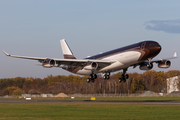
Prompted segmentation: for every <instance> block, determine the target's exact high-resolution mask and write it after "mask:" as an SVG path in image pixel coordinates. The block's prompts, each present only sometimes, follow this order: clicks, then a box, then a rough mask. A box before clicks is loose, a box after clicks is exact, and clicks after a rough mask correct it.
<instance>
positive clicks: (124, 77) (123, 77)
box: [119, 68, 129, 83]
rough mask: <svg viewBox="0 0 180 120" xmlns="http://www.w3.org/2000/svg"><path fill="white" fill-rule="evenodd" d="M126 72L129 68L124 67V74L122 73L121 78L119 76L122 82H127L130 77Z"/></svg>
mask: <svg viewBox="0 0 180 120" xmlns="http://www.w3.org/2000/svg"><path fill="white" fill-rule="evenodd" d="M126 72H127V68H126V69H123V74H122V75H121V78H119V82H120V83H121V82H124V83H125V82H126V79H128V78H129V75H128V74H126Z"/></svg>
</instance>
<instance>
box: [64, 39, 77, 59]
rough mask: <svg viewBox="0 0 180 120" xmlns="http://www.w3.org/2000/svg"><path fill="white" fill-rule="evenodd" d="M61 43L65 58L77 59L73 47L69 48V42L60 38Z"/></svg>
mask: <svg viewBox="0 0 180 120" xmlns="http://www.w3.org/2000/svg"><path fill="white" fill-rule="evenodd" d="M60 43H61V47H62V52H63V55H64V58H65V59H76V58H75V57H74V55H73V53H72V51H71V49H70V48H69V46H68V44H67V43H66V40H65V39H62V40H60Z"/></svg>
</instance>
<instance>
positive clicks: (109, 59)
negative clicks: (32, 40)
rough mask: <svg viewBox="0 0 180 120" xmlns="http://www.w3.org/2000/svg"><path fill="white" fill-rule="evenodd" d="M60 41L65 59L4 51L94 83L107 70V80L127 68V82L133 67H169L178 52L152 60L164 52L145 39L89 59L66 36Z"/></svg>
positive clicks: (123, 76)
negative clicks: (79, 55) (75, 51)
mask: <svg viewBox="0 0 180 120" xmlns="http://www.w3.org/2000/svg"><path fill="white" fill-rule="evenodd" d="M60 43H61V47H62V52H63V55H64V59H56V58H42V57H27V56H17V55H10V54H8V53H6V52H5V51H3V53H4V54H5V55H6V56H10V57H15V58H24V59H31V60H38V61H39V62H40V63H42V66H43V67H45V68H51V67H60V68H62V69H65V70H67V71H69V72H72V73H75V74H80V75H89V76H90V77H89V78H88V79H87V82H90V81H92V82H94V80H95V79H96V78H97V73H103V77H104V79H109V78H110V73H111V72H115V71H118V70H123V74H122V76H121V78H119V82H122V81H123V82H126V79H128V78H129V75H128V74H126V72H127V69H128V68H129V67H131V66H132V67H134V68H135V67H137V66H139V68H140V70H151V69H152V68H153V63H157V64H158V67H159V68H169V67H170V66H171V62H170V60H169V59H173V58H177V54H176V53H175V54H174V56H173V57H172V58H168V59H160V60H152V59H153V58H154V57H155V56H157V55H158V54H159V53H160V51H161V46H160V44H159V43H157V42H155V41H142V42H139V43H135V44H132V45H129V46H126V47H122V48H118V49H115V50H112V51H108V52H104V53H100V54H97V55H94V56H90V57H87V58H85V59H76V57H75V56H74V55H73V53H72V51H71V50H70V48H69V46H68V44H67V43H66V41H65V40H64V39H62V40H60Z"/></svg>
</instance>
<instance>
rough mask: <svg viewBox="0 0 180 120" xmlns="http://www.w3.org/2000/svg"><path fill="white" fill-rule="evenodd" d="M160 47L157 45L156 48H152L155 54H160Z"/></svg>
mask: <svg viewBox="0 0 180 120" xmlns="http://www.w3.org/2000/svg"><path fill="white" fill-rule="evenodd" d="M161 49H162V47H161V46H160V45H159V44H158V45H157V46H156V47H154V50H155V51H156V53H158V54H159V53H160V52H161Z"/></svg>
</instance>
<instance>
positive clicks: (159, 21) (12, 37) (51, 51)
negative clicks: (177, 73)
mask: <svg viewBox="0 0 180 120" xmlns="http://www.w3.org/2000/svg"><path fill="white" fill-rule="evenodd" d="M0 11H1V12H0V48H1V50H5V51H6V52H8V53H10V54H13V55H14V54H15V55H25V56H35V57H48V58H51V57H52V58H63V55H62V50H61V47H60V43H59V40H60V39H66V41H67V42H68V44H69V46H70V47H71V49H72V51H73V53H74V55H75V56H76V57H77V58H85V57H86V56H90V55H94V54H97V53H100V52H105V51H108V50H112V49H115V48H119V47H123V46H126V45H129V44H133V43H136V42H140V41H143V40H155V41H157V42H159V43H160V44H161V46H162V47H163V49H162V51H161V53H160V54H159V55H158V56H157V58H158V59H159V58H168V57H171V56H173V54H174V52H177V53H180V52H179V51H180V47H179V46H180V16H179V14H180V12H179V11H180V1H179V0H173V1H170V0H159V1H157V0H150V1H147V0H146V1H145V0H128V1H127V0H126V1H125V0H1V1H0ZM0 61H1V62H0V78H12V77H18V76H20V77H40V78H44V77H46V76H47V75H51V74H52V75H69V74H71V73H69V72H66V71H64V70H62V69H60V68H50V69H47V68H43V67H41V66H38V65H37V64H39V63H38V61H33V60H23V59H17V58H10V57H6V56H5V55H4V54H3V53H2V52H1V53H0ZM154 66H156V65H154ZM179 68H180V64H179V59H175V60H172V66H171V68H169V69H159V68H157V67H154V69H155V70H157V71H168V70H179ZM128 72H141V71H140V70H139V68H138V67H137V68H136V69H133V68H129V71H128Z"/></svg>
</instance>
